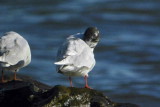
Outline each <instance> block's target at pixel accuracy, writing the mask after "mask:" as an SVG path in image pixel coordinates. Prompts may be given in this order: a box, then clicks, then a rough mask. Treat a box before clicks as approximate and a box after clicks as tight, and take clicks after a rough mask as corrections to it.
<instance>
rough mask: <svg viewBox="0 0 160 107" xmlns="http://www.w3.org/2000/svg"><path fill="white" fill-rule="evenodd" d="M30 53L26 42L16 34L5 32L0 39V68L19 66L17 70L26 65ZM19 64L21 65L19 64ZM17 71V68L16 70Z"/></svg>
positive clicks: (29, 59) (29, 58) (28, 61)
mask: <svg viewBox="0 0 160 107" xmlns="http://www.w3.org/2000/svg"><path fill="white" fill-rule="evenodd" d="M30 61H31V52H30V47H29V45H28V42H27V41H26V40H25V39H24V38H23V37H22V36H20V35H19V34H18V33H16V32H13V31H12V32H7V33H6V34H5V35H4V36H2V37H1V38H0V63H1V64H0V67H1V68H2V67H9V66H14V65H16V64H19V65H20V66H18V68H22V67H24V66H26V65H28V64H29V63H30ZM20 63H21V64H20ZM16 69H17V68H16Z"/></svg>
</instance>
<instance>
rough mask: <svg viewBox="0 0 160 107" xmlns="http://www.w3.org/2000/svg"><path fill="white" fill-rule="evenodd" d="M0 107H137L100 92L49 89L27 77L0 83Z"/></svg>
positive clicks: (65, 88) (61, 88)
mask: <svg viewBox="0 0 160 107" xmlns="http://www.w3.org/2000/svg"><path fill="white" fill-rule="evenodd" d="M0 106H1V107H12V106H14V107H139V106H138V105H136V104H130V103H116V102H113V101H112V100H110V99H109V98H108V97H107V96H105V95H104V94H103V93H102V92H100V91H97V90H93V89H87V88H75V87H65V86H60V85H56V86H54V87H50V86H48V85H45V84H43V83H40V82H38V81H36V80H32V79H31V78H29V77H23V79H22V81H9V82H7V83H5V84H2V83H0Z"/></svg>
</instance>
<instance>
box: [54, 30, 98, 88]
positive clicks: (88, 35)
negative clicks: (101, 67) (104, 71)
mask: <svg viewBox="0 0 160 107" xmlns="http://www.w3.org/2000/svg"><path fill="white" fill-rule="evenodd" d="M98 42H99V30H98V29H97V28H96V27H89V28H87V29H86V31H85V33H84V34H83V33H78V34H75V35H71V36H69V37H68V38H67V39H66V41H65V42H64V43H63V44H62V45H61V47H60V48H59V50H58V53H57V59H56V60H57V62H55V64H56V65H57V66H56V70H57V72H58V73H61V74H64V75H66V76H69V80H70V85H71V86H72V80H71V77H72V76H83V77H84V79H85V88H90V87H89V86H88V83H87V77H88V73H89V72H90V71H91V70H92V69H93V67H94V66H95V63H96V61H95V58H94V53H93V50H94V48H95V47H96V45H97V43H98Z"/></svg>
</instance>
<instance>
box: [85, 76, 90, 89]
mask: <svg viewBox="0 0 160 107" xmlns="http://www.w3.org/2000/svg"><path fill="white" fill-rule="evenodd" d="M87 78H88V77H87V76H84V80H85V87H84V88H89V89H91V88H90V87H89V86H88V81H87Z"/></svg>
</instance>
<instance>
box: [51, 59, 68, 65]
mask: <svg viewBox="0 0 160 107" xmlns="http://www.w3.org/2000/svg"><path fill="white" fill-rule="evenodd" d="M54 64H56V65H68V64H70V63H69V61H68V60H67V59H63V60H61V61H58V62H55V63H54Z"/></svg>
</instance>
